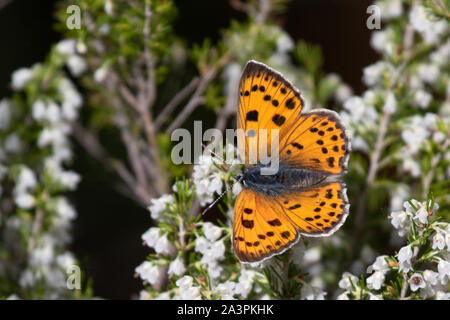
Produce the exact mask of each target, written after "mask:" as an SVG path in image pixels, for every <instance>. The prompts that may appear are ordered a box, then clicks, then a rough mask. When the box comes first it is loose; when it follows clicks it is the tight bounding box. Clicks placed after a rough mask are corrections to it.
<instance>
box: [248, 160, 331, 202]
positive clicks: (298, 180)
mask: <svg viewBox="0 0 450 320" xmlns="http://www.w3.org/2000/svg"><path fill="white" fill-rule="evenodd" d="M264 167H267V166H265V165H258V164H257V165H255V166H252V167H250V168H249V169H248V170H246V171H244V174H243V177H242V183H243V184H244V187H246V188H248V189H251V190H253V191H256V192H260V193H262V194H264V195H266V196H278V195H280V194H283V193H287V192H295V191H300V190H302V189H304V188H308V187H312V186H314V185H317V184H319V183H320V182H321V181H323V180H324V179H326V177H327V176H326V175H325V174H323V173H321V172H317V171H313V170H307V169H302V168H295V167H289V166H284V165H282V164H281V165H280V167H279V169H278V171H277V173H275V174H271V175H264V174H262V172H261V169H262V168H264Z"/></svg>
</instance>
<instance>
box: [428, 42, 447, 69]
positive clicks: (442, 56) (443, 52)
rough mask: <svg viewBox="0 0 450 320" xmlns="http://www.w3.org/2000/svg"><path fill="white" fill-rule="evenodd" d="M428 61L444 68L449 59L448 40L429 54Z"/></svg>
mask: <svg viewBox="0 0 450 320" xmlns="http://www.w3.org/2000/svg"><path fill="white" fill-rule="evenodd" d="M430 59H431V61H432V62H433V63H436V64H437V65H438V66H444V65H446V64H447V63H448V60H449V59H450V40H447V42H445V43H444V44H443V45H441V46H439V47H438V48H437V50H436V51H434V52H432V53H431V54H430Z"/></svg>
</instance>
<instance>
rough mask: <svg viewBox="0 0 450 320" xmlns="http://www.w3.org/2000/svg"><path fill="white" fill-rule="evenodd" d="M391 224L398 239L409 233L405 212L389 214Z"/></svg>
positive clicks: (408, 223)
mask: <svg viewBox="0 0 450 320" xmlns="http://www.w3.org/2000/svg"><path fill="white" fill-rule="evenodd" d="M391 218H392V219H391V223H392V225H393V226H394V228H395V229H397V230H398V235H399V236H400V237H403V236H405V235H406V234H408V232H409V225H410V220H409V214H408V213H407V212H405V211H395V212H391Z"/></svg>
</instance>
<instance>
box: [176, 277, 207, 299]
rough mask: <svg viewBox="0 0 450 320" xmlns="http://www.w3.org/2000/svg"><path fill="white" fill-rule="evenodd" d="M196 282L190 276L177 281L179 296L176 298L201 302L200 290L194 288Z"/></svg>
mask: <svg viewBox="0 0 450 320" xmlns="http://www.w3.org/2000/svg"><path fill="white" fill-rule="evenodd" d="M193 283H194V280H193V279H192V277H190V276H184V277H182V278H180V279H178V280H177V282H176V285H177V286H178V291H179V293H178V295H177V296H176V297H175V298H176V299H179V300H200V299H201V295H200V288H199V287H197V286H193Z"/></svg>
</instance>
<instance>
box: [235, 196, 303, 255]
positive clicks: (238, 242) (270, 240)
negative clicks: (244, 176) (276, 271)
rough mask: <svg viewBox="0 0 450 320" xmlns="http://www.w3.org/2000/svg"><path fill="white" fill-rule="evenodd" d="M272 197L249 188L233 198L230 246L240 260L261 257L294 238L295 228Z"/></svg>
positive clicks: (272, 253) (276, 250) (284, 247)
mask: <svg viewBox="0 0 450 320" xmlns="http://www.w3.org/2000/svg"><path fill="white" fill-rule="evenodd" d="M273 200H274V199H271V198H268V197H266V196H264V195H261V194H258V193H256V192H255V191H253V190H249V189H244V190H242V192H241V193H240V194H239V196H238V198H237V199H236V205H235V214H234V227H233V247H234V250H235V253H236V255H237V257H238V258H239V260H241V261H243V262H256V261H261V260H264V259H266V258H269V257H271V256H273V255H275V254H278V253H281V252H282V251H284V250H286V249H287V248H289V247H290V246H291V245H293V244H295V242H297V240H298V232H297V230H296V229H295V227H294V225H293V224H292V222H291V221H290V220H289V219H288V217H287V216H286V215H284V214H283V211H282V208H281V207H280V206H279V205H278V204H277V202H275V201H273Z"/></svg>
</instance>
